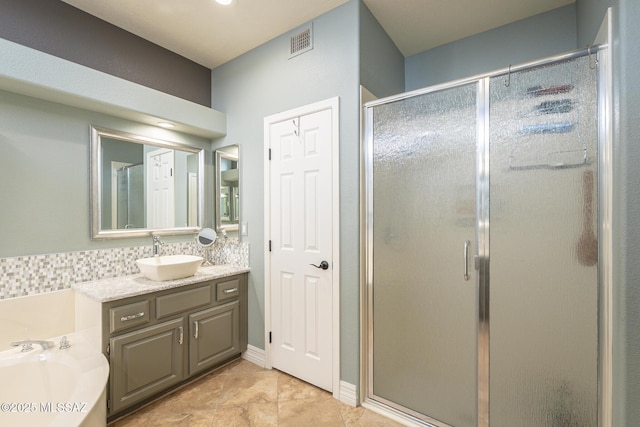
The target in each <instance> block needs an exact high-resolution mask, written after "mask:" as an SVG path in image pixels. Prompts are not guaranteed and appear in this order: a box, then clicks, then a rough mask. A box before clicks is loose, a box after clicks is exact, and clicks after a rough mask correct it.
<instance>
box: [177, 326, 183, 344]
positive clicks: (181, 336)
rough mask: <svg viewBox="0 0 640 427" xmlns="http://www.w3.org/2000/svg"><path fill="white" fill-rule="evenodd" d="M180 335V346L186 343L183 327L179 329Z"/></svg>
mask: <svg viewBox="0 0 640 427" xmlns="http://www.w3.org/2000/svg"><path fill="white" fill-rule="evenodd" d="M178 334H179V336H178V344H180V345H182V342H183V341H184V329H183V328H182V326H180V327H179V328H178Z"/></svg>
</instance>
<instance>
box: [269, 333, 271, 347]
mask: <svg viewBox="0 0 640 427" xmlns="http://www.w3.org/2000/svg"><path fill="white" fill-rule="evenodd" d="M269 344H271V332H269Z"/></svg>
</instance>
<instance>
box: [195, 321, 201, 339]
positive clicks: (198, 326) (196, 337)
mask: <svg viewBox="0 0 640 427" xmlns="http://www.w3.org/2000/svg"><path fill="white" fill-rule="evenodd" d="M193 326H194V329H195V330H196V331H195V332H194V334H193V338H195V339H198V333H199V332H200V324H198V321H197V320H196V321H195V322H193Z"/></svg>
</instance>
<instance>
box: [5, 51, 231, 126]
mask: <svg viewBox="0 0 640 427" xmlns="http://www.w3.org/2000/svg"><path fill="white" fill-rule="evenodd" d="M0 58H2V61H0V90H6V91H8V92H14V93H18V94H21V95H26V96H31V97H34V98H38V99H43V100H46V101H51V102H57V103H60V104H64V105H68V106H71V107H76V108H81V109H84V110H89V111H95V112H98V113H103V114H109V115H112V116H115V117H120V118H124V119H128V120H132V121H136V122H142V123H146V124H149V125H152V126H157V125H158V121H170V122H172V123H174V124H175V125H176V128H175V129H174V130H176V131H179V132H183V133H188V134H192V135H197V136H201V137H205V138H214V137H220V136H224V135H225V134H226V126H227V124H226V115H225V114H224V113H222V112H220V111H216V110H214V109H212V108H209V107H205V106H203V105H200V104H196V103H195V102H191V101H187V100H185V99H182V98H178V97H176V96H173V95H169V94H166V93H164V92H160V91H158V90H155V89H151V88H148V87H146V86H142V85H140V84H138V83H133V82H130V81H128V80H125V79H122V78H120V77H115V76H112V75H110V74H106V73H103V72H101V71H97V70H94V69H92V68H89V67H85V66H84V65H80V64H76V63H74V62H71V61H67V60H66V59H62V58H58V57H56V56H53V55H50V54H47V53H44V52H40V51H38V50H35V49H32V48H29V47H25V46H22V45H20V44H17V43H14V42H11V41H8V40H5V39H0Z"/></svg>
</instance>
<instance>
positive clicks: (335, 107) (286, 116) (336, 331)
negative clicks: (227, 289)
mask: <svg viewBox="0 0 640 427" xmlns="http://www.w3.org/2000/svg"><path fill="white" fill-rule="evenodd" d="M339 108H340V97H338V96H336V97H334V98H329V99H326V100H323V101H319V102H316V103H313V104H309V105H305V106H302V107H298V108H294V109H292V110H288V111H284V112H281V113H277V114H274V115H271V116H267V117H265V118H264V139H263V141H264V147H263V148H264V157H263V158H264V180H263V182H264V242H265V251H264V277H263V280H264V326H265V328H264V342H265V368H267V369H271V368H272V365H271V344H270V343H269V332H270V331H271V263H270V261H271V253H270V252H269V240H270V239H271V235H270V233H271V210H270V209H269V206H270V205H271V183H270V176H271V163H270V161H269V146H270V142H271V141H270V139H271V132H270V129H271V125H273V124H275V123H279V122H282V121H284V120H293V119H294V118H297V117H300V116H306V115H309V114H313V113H317V112H319V111H324V110H331V125H332V128H331V179H332V190H331V191H332V212H331V215H332V221H333V230H332V232H331V234H332V251H333V260H332V263H331V265H332V270H331V281H332V309H331V312H332V319H331V320H332V343H333V344H332V345H333V355H332V394H333V397H334V398H336V399H339V397H340V111H339Z"/></svg>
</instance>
